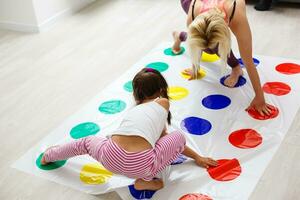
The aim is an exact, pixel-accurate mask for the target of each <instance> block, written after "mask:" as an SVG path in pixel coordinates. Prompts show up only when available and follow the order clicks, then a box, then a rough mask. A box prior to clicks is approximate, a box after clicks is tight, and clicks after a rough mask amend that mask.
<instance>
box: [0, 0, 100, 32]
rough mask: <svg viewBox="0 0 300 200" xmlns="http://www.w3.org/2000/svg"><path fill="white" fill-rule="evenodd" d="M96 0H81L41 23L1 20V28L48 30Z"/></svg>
mask: <svg viewBox="0 0 300 200" xmlns="http://www.w3.org/2000/svg"><path fill="white" fill-rule="evenodd" d="M94 1H95V0H79V1H78V3H76V5H73V6H72V7H71V8H67V9H65V10H62V11H60V12H58V13H55V14H54V15H52V16H51V17H49V18H48V19H46V20H44V21H43V22H42V23H40V24H23V23H17V22H9V21H0V29H6V30H12V31H20V32H30V33H38V32H41V31H47V30H49V29H50V28H51V27H52V26H53V25H54V24H55V23H56V22H57V21H59V20H60V19H62V18H64V17H67V16H70V15H72V14H73V13H75V12H77V11H79V10H81V9H82V8H84V7H85V6H87V5H89V4H90V3H92V2H94Z"/></svg>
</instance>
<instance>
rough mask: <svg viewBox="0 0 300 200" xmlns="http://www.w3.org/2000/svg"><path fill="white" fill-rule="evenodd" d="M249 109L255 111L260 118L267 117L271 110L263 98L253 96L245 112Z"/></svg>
mask: <svg viewBox="0 0 300 200" xmlns="http://www.w3.org/2000/svg"><path fill="white" fill-rule="evenodd" d="M251 108H253V109H255V110H256V111H257V112H258V113H259V114H260V115H261V116H265V115H267V116H268V115H270V114H271V108H270V106H269V105H268V104H266V102H265V99H264V97H263V96H262V97H259V96H255V97H254V99H253V100H252V102H251V104H250V106H249V107H248V108H247V109H246V111H248V110H249V109H251Z"/></svg>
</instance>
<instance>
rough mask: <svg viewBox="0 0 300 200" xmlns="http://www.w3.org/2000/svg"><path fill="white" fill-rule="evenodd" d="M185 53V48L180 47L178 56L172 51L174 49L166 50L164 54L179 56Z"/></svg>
mask: <svg viewBox="0 0 300 200" xmlns="http://www.w3.org/2000/svg"><path fill="white" fill-rule="evenodd" d="M184 52H185V48H184V47H180V52H179V53H178V54H174V53H173V51H172V48H168V49H165V50H164V54H165V55H167V56H179V55H181V54H183V53H184Z"/></svg>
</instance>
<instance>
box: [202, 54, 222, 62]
mask: <svg viewBox="0 0 300 200" xmlns="http://www.w3.org/2000/svg"><path fill="white" fill-rule="evenodd" d="M219 59H220V57H219V56H218V55H217V54H208V53H205V52H202V58H201V61H203V62H215V61H217V60H219Z"/></svg>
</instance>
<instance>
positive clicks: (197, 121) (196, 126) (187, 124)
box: [180, 117, 212, 135]
mask: <svg viewBox="0 0 300 200" xmlns="http://www.w3.org/2000/svg"><path fill="white" fill-rule="evenodd" d="M180 125H181V128H182V130H184V131H186V132H188V133H190V134H193V135H204V134H206V133H208V132H209V131H210V129H211V127H212V125H211V123H210V122H209V121H207V120H206V119H202V118H198V117H188V118H185V119H184V120H182V121H181V124H180Z"/></svg>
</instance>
